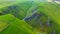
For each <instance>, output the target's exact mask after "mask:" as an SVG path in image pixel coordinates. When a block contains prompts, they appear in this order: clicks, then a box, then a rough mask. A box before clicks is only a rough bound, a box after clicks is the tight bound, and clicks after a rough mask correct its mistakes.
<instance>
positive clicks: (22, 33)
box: [0, 14, 36, 34]
mask: <svg viewBox="0 0 60 34" xmlns="http://www.w3.org/2000/svg"><path fill="white" fill-rule="evenodd" d="M1 21H2V22H3V21H6V22H7V23H8V24H9V25H8V24H6V25H8V27H7V28H6V27H5V26H4V27H5V29H4V30H3V31H1V32H0V34H36V32H34V31H33V30H32V27H31V26H30V25H28V24H27V23H26V22H25V21H22V20H19V19H17V18H16V17H14V16H13V15H11V14H7V15H3V16H0V22H1ZM0 26H1V27H3V25H0ZM0 30H1V29H0Z"/></svg>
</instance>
